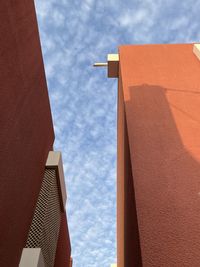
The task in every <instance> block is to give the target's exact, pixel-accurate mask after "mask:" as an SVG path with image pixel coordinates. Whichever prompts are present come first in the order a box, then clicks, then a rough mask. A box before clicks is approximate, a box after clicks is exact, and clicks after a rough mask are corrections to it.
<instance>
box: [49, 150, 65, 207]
mask: <svg viewBox="0 0 200 267" xmlns="http://www.w3.org/2000/svg"><path fill="white" fill-rule="evenodd" d="M46 168H47V169H55V170H56V171H57V177H58V184H59V189H60V195H61V202H62V203H61V204H62V205H61V206H62V209H63V211H65V205H66V200H67V193H66V187H65V179H64V171H63V163H62V156H61V152H59V151H50V152H49V155H48V158H47V162H46Z"/></svg>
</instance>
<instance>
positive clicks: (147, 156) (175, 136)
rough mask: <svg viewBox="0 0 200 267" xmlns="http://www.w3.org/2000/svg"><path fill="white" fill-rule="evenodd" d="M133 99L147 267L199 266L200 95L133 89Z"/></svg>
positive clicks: (130, 118) (131, 132)
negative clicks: (197, 154)
mask: <svg viewBox="0 0 200 267" xmlns="http://www.w3.org/2000/svg"><path fill="white" fill-rule="evenodd" d="M129 93H130V99H129V101H127V102H126V103H125V110H126V120H127V128H128V137H129V147H130V156H131V165H132V172H133V184H134V185H133V187H134V189H133V193H132V194H133V195H132V196H133V197H132V199H133V198H134V197H135V202H136V210H137V221H138V231H139V243H140V247H141V255H142V262H143V266H193V267H196V266H199V262H200V253H199V251H200V242H199V238H200V193H199V192H200V165H199V162H198V161H197V160H195V159H194V157H192V156H191V154H190V153H192V150H194V151H195V153H199V154H200V139H199V140H198V139H197V138H196V139H195V137H194V136H196V135H197V134H198V133H199V136H200V120H198V119H197V118H196V117H197V116H196V114H199V112H200V105H197V103H198V98H199V99H200V92H192V91H185V90H176V89H167V88H163V87H160V86H156V85H147V84H143V85H139V86H131V87H129ZM194 95H195V98H196V101H195V103H193V102H192V101H193V99H194ZM171 100H172V103H177V104H173V105H172V104H170V103H169V101H170V102H171ZM199 104H200V101H199ZM185 105H187V106H188V105H189V106H191V112H190V111H189V112H188V108H186V109H185ZM194 105H196V106H195V107H194ZM191 133H192V134H191ZM185 140H186V142H187V144H191V147H190V152H189V151H188V150H186V148H185V147H184V145H183V141H184V142H185ZM134 192H135V196H134ZM132 226H133V225H132ZM128 227H130V224H129V226H128ZM126 231H129V230H128V229H126ZM133 238H134V237H133V236H132V237H131V236H130V235H127V244H128V245H127V250H126V258H131V255H132V254H133V252H132V249H131V244H132V243H133ZM129 244H130V245H129ZM130 264H132V263H130V262H129V266H131V265H130ZM127 266H128V265H127ZM132 266H134V265H132Z"/></svg>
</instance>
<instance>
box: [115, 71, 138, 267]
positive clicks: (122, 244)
mask: <svg viewBox="0 0 200 267" xmlns="http://www.w3.org/2000/svg"><path fill="white" fill-rule="evenodd" d="M117 132H118V136H117V150H118V158H117V266H119V267H125V266H127V267H128V266H132V267H134V266H135V267H139V266H141V255H140V243H139V235H138V225H137V214H136V208H135V194H134V185H133V176H132V169H131V161H130V151H129V140H128V134H127V123H126V117H125V105H124V96H123V84H122V77H121V71H120V75H119V81H118V131H117Z"/></svg>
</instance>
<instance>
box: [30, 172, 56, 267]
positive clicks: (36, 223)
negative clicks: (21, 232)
mask: <svg viewBox="0 0 200 267" xmlns="http://www.w3.org/2000/svg"><path fill="white" fill-rule="evenodd" d="M60 220H61V208H60V198H59V193H58V185H57V178H56V170H54V169H46V170H45V175H44V179H43V182H42V187H41V190H40V194H39V198H38V202H37V205H36V209H35V213H34V217H33V221H32V224H31V227H30V230H29V235H28V240H27V243H26V247H27V248H37V247H38V248H41V250H42V254H43V257H44V260H45V264H46V267H53V266H54V259H55V253H56V247H57V241H58V235H59V228H60Z"/></svg>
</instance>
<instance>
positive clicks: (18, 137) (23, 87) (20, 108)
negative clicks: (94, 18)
mask: <svg viewBox="0 0 200 267" xmlns="http://www.w3.org/2000/svg"><path fill="white" fill-rule="evenodd" d="M0 36H1V39H0V125H1V130H0V140H1V145H0V158H1V163H0V169H1V172H0V218H1V220H0V266H1V267H14V266H18V265H19V262H20V258H21V254H22V250H23V248H24V247H25V245H26V241H27V236H28V232H29V228H30V225H31V222H32V219H33V215H34V210H35V207H36V203H37V199H38V196H39V192H40V189H41V184H42V179H43V176H44V172H45V163H46V160H47V157H48V153H49V151H51V150H52V148H53V142H54V131H53V125H52V117H51V111H50V105H49V98H48V92H47V85H46V79H45V73H44V66H43V60H42V53H41V46H40V40H39V34H38V27H37V21H36V14H35V8H34V1H32V0H20V1H12V0H7V1H1V4H0ZM70 253H71V248H70V239H69V234H68V227H67V221H66V214H65V211H63V213H62V219H61V222H60V234H59V238H58V244H57V252H56V259H55V266H56V267H64V266H66V267H68V266H69V264H70Z"/></svg>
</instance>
